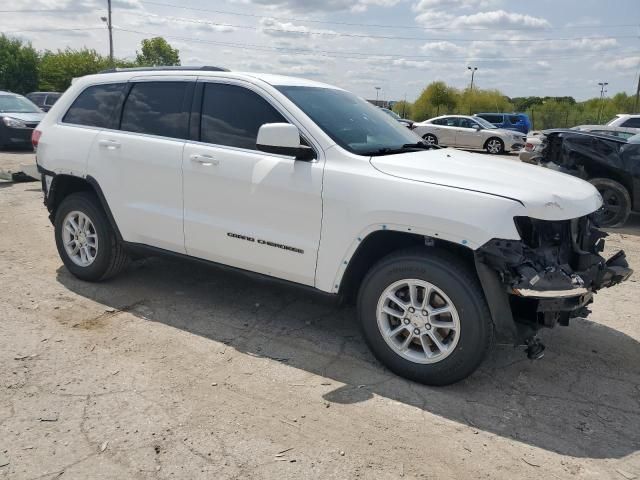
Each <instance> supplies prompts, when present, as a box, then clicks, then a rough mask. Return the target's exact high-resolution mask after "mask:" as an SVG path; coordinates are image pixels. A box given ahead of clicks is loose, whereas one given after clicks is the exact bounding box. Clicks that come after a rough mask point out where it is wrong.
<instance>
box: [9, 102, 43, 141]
mask: <svg viewBox="0 0 640 480" xmlns="http://www.w3.org/2000/svg"><path fill="white" fill-rule="evenodd" d="M44 116H45V113H44V112H43V111H42V110H40V109H39V108H38V107H37V106H36V105H35V104H34V103H33V102H31V101H30V100H28V99H26V98H25V97H23V96H22V95H18V94H17V93H11V92H3V91H0V148H3V147H8V146H20V147H26V146H31V133H32V132H33V129H34V128H36V126H37V125H38V123H40V120H42V119H43V118H44Z"/></svg>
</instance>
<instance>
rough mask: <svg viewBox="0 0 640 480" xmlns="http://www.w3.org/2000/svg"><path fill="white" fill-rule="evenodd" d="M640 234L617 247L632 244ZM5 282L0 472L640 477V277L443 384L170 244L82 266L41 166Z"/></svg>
mask: <svg viewBox="0 0 640 480" xmlns="http://www.w3.org/2000/svg"><path fill="white" fill-rule="evenodd" d="M10 157H11V155H8V154H0V168H2V162H3V161H5V162H9V161H11V158H10ZM20 161H21V162H22V159H21V160H20ZM638 235H640V222H638V221H637V219H634V221H633V223H632V224H631V225H630V226H629V227H627V228H625V229H622V230H620V231H618V232H616V233H612V234H611V236H610V238H609V248H608V249H609V250H614V249H617V248H624V249H625V250H626V251H627V253H628V255H629V257H630V261H631V263H632V265H634V264H637V263H638V259H640V237H639V236H638ZM0 287H1V288H0V305H2V307H1V308H0V325H1V326H2V327H3V328H2V330H1V331H0V365H2V368H1V369H0V478H11V479H40V478H43V479H57V478H61V479H63V480H66V479H83V480H86V479H102V478H117V479H129V478H131V479H133V478H135V479H165V478H167V479H199V478H202V479H204V478H206V479H212V478H215V479H231V478H238V479H240V478H242V479H248V478H264V479H300V478H319V479H334V478H335V479H352V478H367V479H397V478H408V479H412V478H423V479H426V478H431V479H433V478H438V479H440V478H442V479H449V478H451V479H461V478H499V479H513V478H518V479H536V480H538V479H541V478H543V479H547V478H581V479H582V478H585V479H602V478H612V479H621V480H625V479H627V480H630V479H634V478H640V453H639V450H640V345H639V343H638V341H640V326H639V324H638V319H637V309H638V305H639V303H638V297H639V295H640V290H639V288H638V283H636V281H635V280H633V279H632V280H630V281H629V282H627V283H625V284H624V285H621V286H619V287H617V288H613V289H611V290H605V291H602V292H601V293H599V294H598V295H597V299H596V302H595V304H594V306H593V314H592V315H591V317H590V318H589V320H583V319H578V320H575V321H573V322H572V325H571V326H570V327H568V328H565V327H557V328H556V329H554V330H548V331H545V332H543V335H542V337H543V340H544V341H545V343H546V345H547V351H546V356H545V358H544V359H543V360H540V361H536V362H531V361H529V360H527V359H526V357H525V355H524V354H523V352H522V349H518V348H513V347H510V346H497V347H496V348H495V350H494V351H493V352H492V354H491V356H490V358H489V359H488V360H487V361H486V363H485V364H484V365H483V366H482V367H481V369H480V370H479V371H477V372H476V373H475V374H474V375H473V376H472V377H471V378H469V379H467V380H465V381H463V382H461V383H459V384H457V385H453V386H450V387H446V388H429V387H425V386H422V385H419V384H415V383H411V382H408V381H405V380H403V379H401V378H398V377H397V376H395V375H393V374H391V373H389V372H388V371H386V370H385V369H384V368H382V367H381V366H380V365H379V364H378V363H377V362H376V361H375V360H374V358H373V357H372V355H371V354H370V353H369V351H368V350H367V348H366V346H365V345H364V344H363V343H362V340H361V337H360V334H359V332H358V329H357V326H356V324H355V321H354V311H353V309H352V308H347V307H340V306H337V305H333V304H331V303H327V302H326V301H323V300H320V299H319V298H317V297H316V296H314V295H312V294H309V293H306V292H303V291H300V290H298V289H295V288H291V287H284V286H281V285H276V284H273V283H270V282H266V281H265V282H261V281H256V280H252V279H249V278H247V277H245V276H243V275H240V274H230V273H228V272H222V271H220V270H218V269H214V268H208V267H204V266H201V265H197V264H186V263H178V262H175V261H171V260H167V259H160V258H152V259H146V260H141V261H138V262H136V263H134V264H133V265H132V267H131V268H129V270H128V271H127V272H125V273H124V274H122V275H121V276H119V277H117V278H115V279H113V280H112V281H109V282H107V283H102V284H89V283H83V282H81V281H79V280H77V279H75V278H74V277H72V276H71V275H70V274H69V273H68V272H67V271H66V270H65V269H64V267H63V266H62V263H61V261H60V259H59V258H58V255H57V252H56V250H55V245H54V241H53V229H52V227H51V225H50V224H49V222H48V219H47V214H46V211H45V209H44V207H43V206H42V194H41V192H40V191H39V184H38V183H22V184H11V183H1V182H0Z"/></svg>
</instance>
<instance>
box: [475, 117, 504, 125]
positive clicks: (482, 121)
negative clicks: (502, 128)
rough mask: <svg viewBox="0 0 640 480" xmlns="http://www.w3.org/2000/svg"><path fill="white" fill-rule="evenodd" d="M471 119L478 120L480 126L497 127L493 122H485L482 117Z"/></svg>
mask: <svg viewBox="0 0 640 480" xmlns="http://www.w3.org/2000/svg"><path fill="white" fill-rule="evenodd" d="M473 119H474V120H475V121H476V122H478V123H479V124H480V126H481V127H482V128H498V127H496V126H495V125H494V124H493V123H490V122H487V121H486V120H485V119H484V118H482V117H473Z"/></svg>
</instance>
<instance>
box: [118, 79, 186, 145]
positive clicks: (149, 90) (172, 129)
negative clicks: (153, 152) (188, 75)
mask: <svg viewBox="0 0 640 480" xmlns="http://www.w3.org/2000/svg"><path fill="white" fill-rule="evenodd" d="M187 86H188V85H187V82H139V83H134V84H133V87H132V88H131V91H130V92H129V95H128V96H127V100H126V101H125V103H124V107H123V109H122V123H121V126H120V129H121V130H126V131H127V132H137V133H146V134H149V135H159V136H161V137H172V138H186V136H187V128H188V124H189V114H188V112H187V110H186V109H185V108H184V104H185V95H186V93H187Z"/></svg>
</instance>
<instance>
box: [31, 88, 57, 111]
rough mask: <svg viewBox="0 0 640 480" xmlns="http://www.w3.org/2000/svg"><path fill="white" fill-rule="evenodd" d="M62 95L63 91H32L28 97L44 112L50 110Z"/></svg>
mask: <svg viewBox="0 0 640 480" xmlns="http://www.w3.org/2000/svg"><path fill="white" fill-rule="evenodd" d="M61 95H62V93H60V92H31V93H27V95H26V97H27V98H28V99H29V100H31V101H32V102H33V103H35V104H36V105H37V106H38V108H40V109H41V110H42V111H43V112H48V111H49V110H50V109H51V107H52V106H53V104H54V103H56V102H57V101H58V99H59V98H60V96H61Z"/></svg>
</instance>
